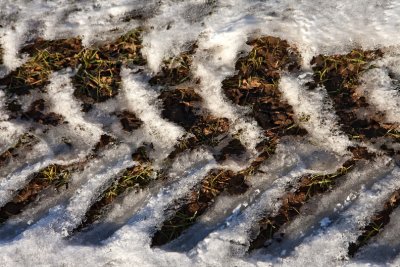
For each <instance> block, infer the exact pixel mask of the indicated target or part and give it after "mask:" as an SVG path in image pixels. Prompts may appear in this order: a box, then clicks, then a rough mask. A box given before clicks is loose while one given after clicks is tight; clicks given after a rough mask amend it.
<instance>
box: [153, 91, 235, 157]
mask: <svg viewBox="0 0 400 267" xmlns="http://www.w3.org/2000/svg"><path fill="white" fill-rule="evenodd" d="M159 99H161V100H162V102H163V104H164V105H163V110H162V116H163V117H164V118H166V119H168V120H170V121H172V122H174V123H176V124H178V125H180V126H182V127H183V128H184V129H185V130H186V131H187V132H188V134H187V135H186V136H184V137H183V138H182V139H181V140H180V142H179V144H178V145H177V146H176V147H175V150H174V151H173V152H172V153H171V154H170V155H169V158H170V159H171V158H174V157H175V156H176V155H177V154H179V153H181V152H183V151H185V150H188V149H194V148H196V147H199V146H203V145H204V146H210V147H215V146H216V145H218V143H219V142H220V140H221V139H223V138H224V137H226V136H227V135H228V130H229V121H228V119H226V118H215V117H213V116H211V115H207V114H206V112H204V111H203V110H202V109H201V102H202V99H201V97H200V96H199V95H198V94H197V93H196V92H195V91H194V90H193V89H192V88H184V89H183V88H180V89H173V90H165V91H163V92H162V93H161V94H160V96H159Z"/></svg>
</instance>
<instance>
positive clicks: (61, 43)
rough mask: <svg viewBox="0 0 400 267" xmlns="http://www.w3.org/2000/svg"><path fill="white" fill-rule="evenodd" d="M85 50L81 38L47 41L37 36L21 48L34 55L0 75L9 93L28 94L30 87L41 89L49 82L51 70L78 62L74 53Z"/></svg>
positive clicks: (31, 88) (2, 84)
mask: <svg viewBox="0 0 400 267" xmlns="http://www.w3.org/2000/svg"><path fill="white" fill-rule="evenodd" d="M81 50H82V44H81V40H80V39H78V38H71V39H60V40H54V41H45V40H43V39H37V40H35V42H34V43H33V44H30V45H27V46H26V47H24V48H22V50H21V53H28V54H29V55H30V56H31V58H30V59H29V60H28V61H27V62H26V63H25V64H24V65H22V66H21V67H19V68H17V69H16V70H15V71H12V72H11V73H10V74H9V75H7V76H6V77H4V78H2V79H0V86H5V88H6V91H7V93H8V94H10V95H23V94H29V92H30V91H31V90H34V89H42V88H43V87H44V86H45V85H47V84H48V78H49V75H50V74H51V72H52V71H58V70H61V69H64V68H67V67H73V66H75V65H76V62H77V60H76V58H75V57H74V55H75V54H77V53H79V51H81Z"/></svg>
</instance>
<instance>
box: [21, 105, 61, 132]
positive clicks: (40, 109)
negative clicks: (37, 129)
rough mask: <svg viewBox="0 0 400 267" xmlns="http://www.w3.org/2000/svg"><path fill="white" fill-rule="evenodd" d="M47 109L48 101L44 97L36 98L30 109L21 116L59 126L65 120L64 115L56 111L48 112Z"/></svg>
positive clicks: (44, 123)
mask: <svg viewBox="0 0 400 267" xmlns="http://www.w3.org/2000/svg"><path fill="white" fill-rule="evenodd" d="M45 109H46V102H45V101H44V100H43V99H39V100H36V101H34V102H33V103H32V104H31V106H30V107H29V110H28V111H26V112H24V113H23V114H22V116H21V118H23V119H27V120H33V121H34V122H37V123H40V124H43V125H52V126H57V125H59V124H61V123H63V122H64V117H63V116H62V115H60V114H57V113H55V112H49V113H46V112H45Z"/></svg>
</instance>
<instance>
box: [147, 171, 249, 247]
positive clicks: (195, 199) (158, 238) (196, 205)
mask: <svg viewBox="0 0 400 267" xmlns="http://www.w3.org/2000/svg"><path fill="white" fill-rule="evenodd" d="M248 187H249V186H248V185H247V184H246V181H245V175H244V174H243V173H234V172H233V171H231V170H219V169H214V170H211V171H210V172H209V173H208V174H207V176H206V177H205V178H204V179H203V181H202V182H201V184H200V186H199V188H198V189H196V190H195V191H193V192H192V193H191V194H190V196H189V197H188V198H187V199H184V200H182V199H181V200H179V201H177V203H176V205H177V206H179V203H180V202H182V201H185V204H183V205H182V206H180V207H179V208H178V209H177V210H175V211H174V212H175V215H174V216H173V217H172V218H171V219H170V220H168V221H166V222H164V224H163V226H162V228H161V229H160V230H158V231H157V232H156V234H155V235H154V236H153V239H152V246H161V245H164V244H166V243H168V242H170V241H171V240H173V239H175V238H177V237H179V236H180V235H181V234H182V232H183V231H184V230H185V229H187V228H189V227H190V226H191V225H193V224H194V223H195V221H196V219H197V218H198V217H199V216H201V215H202V214H203V213H204V212H205V211H206V210H207V209H208V208H209V207H210V206H211V205H212V203H213V202H214V199H215V198H216V197H217V196H218V195H220V194H221V193H222V192H227V193H228V194H230V195H236V194H242V193H244V192H245V191H246V190H247V188H248Z"/></svg>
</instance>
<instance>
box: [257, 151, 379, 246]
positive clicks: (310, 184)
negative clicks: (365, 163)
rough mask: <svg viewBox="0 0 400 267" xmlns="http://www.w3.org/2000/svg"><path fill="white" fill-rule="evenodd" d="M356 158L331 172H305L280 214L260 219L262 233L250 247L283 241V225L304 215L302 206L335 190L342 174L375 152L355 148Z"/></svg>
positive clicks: (287, 197) (285, 200) (372, 155)
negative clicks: (281, 230)
mask: <svg viewBox="0 0 400 267" xmlns="http://www.w3.org/2000/svg"><path fill="white" fill-rule="evenodd" d="M349 150H350V151H351V152H352V153H353V158H352V159H350V160H348V161H346V162H345V163H344V164H343V166H342V167H341V168H339V169H338V170H336V171H335V172H334V173H331V174H321V175H315V174H313V175H305V176H303V177H302V178H300V181H299V184H298V188H297V189H296V190H295V191H294V192H289V193H287V194H286V195H285V196H284V197H283V198H282V200H281V202H282V206H281V208H280V209H279V211H278V212H277V214H276V215H272V216H268V217H265V218H263V219H261V220H260V221H259V222H258V226H259V233H258V235H257V237H256V238H255V239H254V240H252V241H251V243H250V248H249V250H250V251H251V250H254V249H258V248H262V247H267V246H269V245H270V244H271V243H272V240H275V241H277V242H280V241H281V240H282V238H283V237H284V233H282V232H280V233H279V231H280V229H281V227H282V226H283V225H285V224H287V223H290V222H291V221H293V220H294V218H295V217H297V216H298V215H299V214H300V211H301V207H302V206H303V205H304V204H305V203H307V202H308V201H309V200H310V199H311V198H313V197H315V196H317V195H321V194H324V193H326V192H329V191H331V190H332V189H333V188H335V186H336V185H337V184H338V182H339V180H340V178H341V177H343V176H344V175H345V174H347V173H348V172H349V171H351V170H352V169H353V167H354V165H355V164H356V162H357V161H359V160H371V159H373V158H374V157H375V154H373V153H370V152H368V150H367V149H366V148H364V147H351V148H349Z"/></svg>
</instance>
